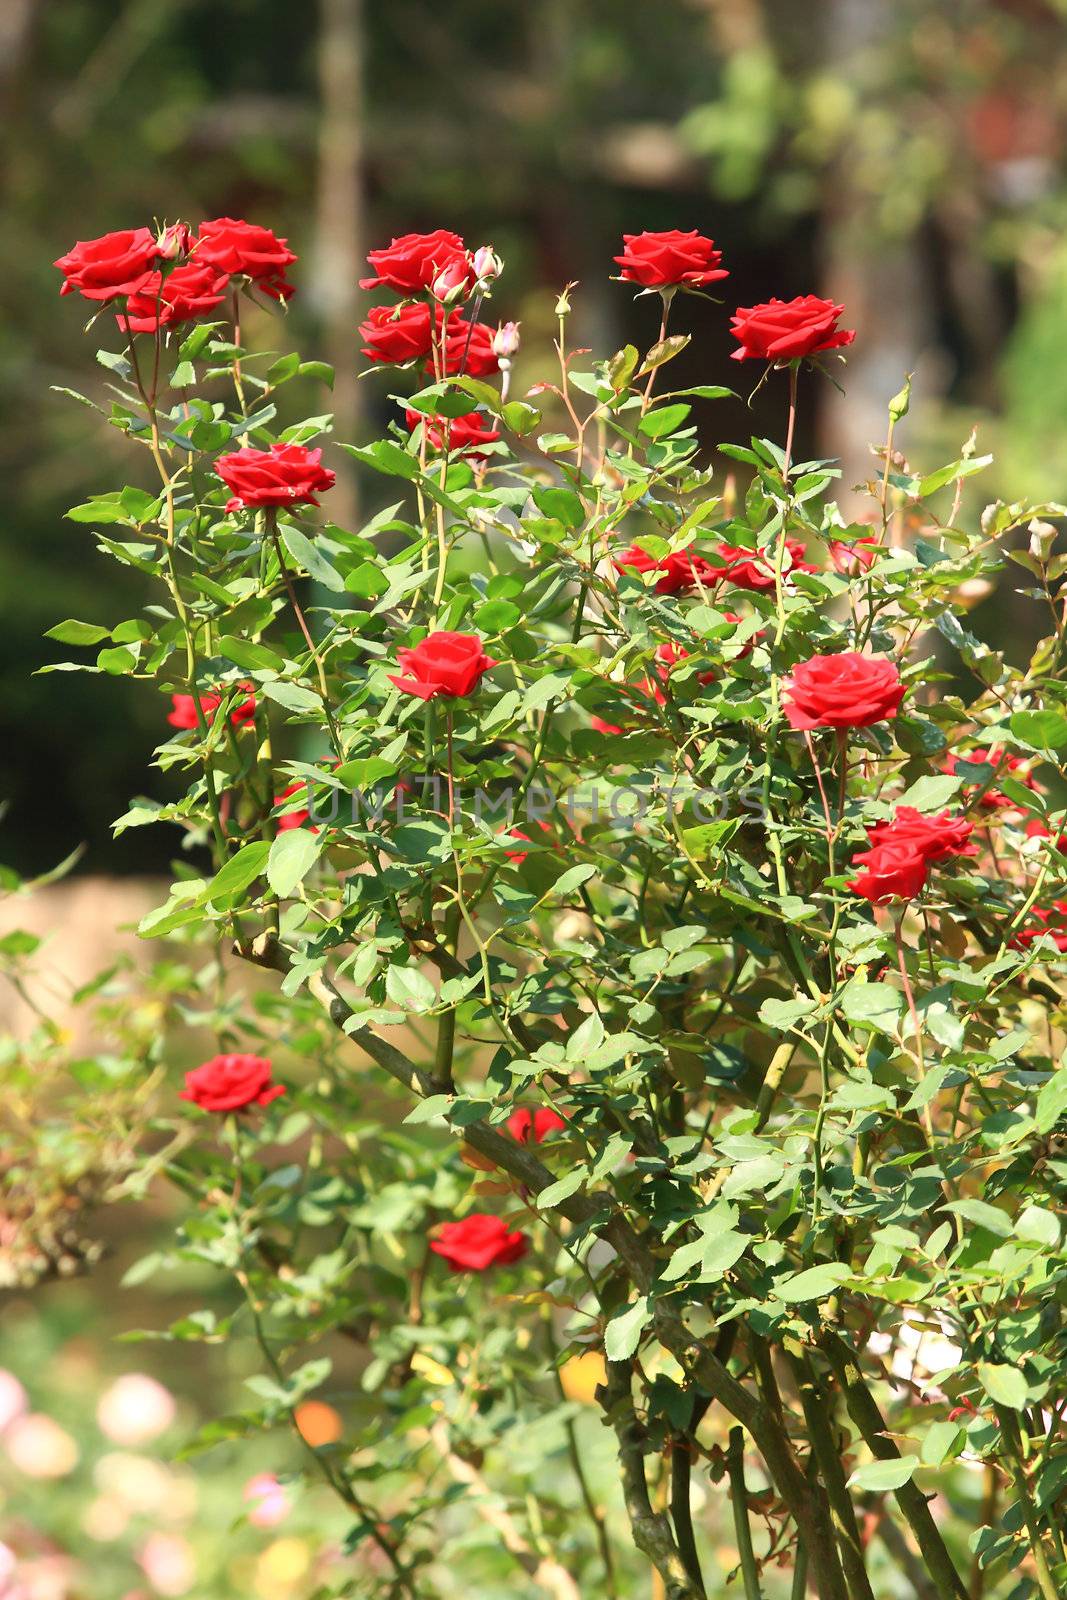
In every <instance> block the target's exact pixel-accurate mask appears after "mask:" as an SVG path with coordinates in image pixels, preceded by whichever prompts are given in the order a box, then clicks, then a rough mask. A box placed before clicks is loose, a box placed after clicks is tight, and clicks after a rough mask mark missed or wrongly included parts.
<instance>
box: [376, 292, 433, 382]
mask: <svg viewBox="0 0 1067 1600" xmlns="http://www.w3.org/2000/svg"><path fill="white" fill-rule="evenodd" d="M359 336H360V338H361V339H362V340H363V352H362V353H363V354H364V355H365V356H366V357H367V360H368V361H381V362H388V363H389V364H390V365H392V366H403V365H404V364H405V363H407V362H408V361H419V360H421V358H422V357H423V356H428V355H429V353H430V344H431V334H430V308H429V306H427V305H423V304H422V303H421V302H420V303H419V304H415V305H407V306H372V307H371V309H370V312H369V314H368V316H367V320H366V322H361V323H360V325H359Z"/></svg>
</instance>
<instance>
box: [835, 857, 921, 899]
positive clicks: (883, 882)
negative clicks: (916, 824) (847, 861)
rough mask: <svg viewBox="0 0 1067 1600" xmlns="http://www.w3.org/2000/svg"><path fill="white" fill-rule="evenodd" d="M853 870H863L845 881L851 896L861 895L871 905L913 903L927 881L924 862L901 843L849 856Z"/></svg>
mask: <svg viewBox="0 0 1067 1600" xmlns="http://www.w3.org/2000/svg"><path fill="white" fill-rule="evenodd" d="M852 865H853V866H854V867H858V866H861V865H862V867H863V870H862V872H859V873H857V875H856V877H854V878H849V879H848V880H847V882H848V887H849V888H850V889H851V890H852V893H853V894H858V895H862V896H863V898H864V900H869V901H870V902H871V904H872V905H881V904H882V902H883V901H884V900H912V899H914V898H915V896H916V895H917V894H918V893H919V891H920V889H922V887H923V885H924V884H925V882H926V862H925V860H924V859H923V857H922V856H921V855H920V854H919V852H918V850H913V849H911V848H910V847H909V846H907V845H902V844H881V845H876V846H875V848H874V849H873V850H863V851H861V852H860V854H859V855H855V856H853V857H852Z"/></svg>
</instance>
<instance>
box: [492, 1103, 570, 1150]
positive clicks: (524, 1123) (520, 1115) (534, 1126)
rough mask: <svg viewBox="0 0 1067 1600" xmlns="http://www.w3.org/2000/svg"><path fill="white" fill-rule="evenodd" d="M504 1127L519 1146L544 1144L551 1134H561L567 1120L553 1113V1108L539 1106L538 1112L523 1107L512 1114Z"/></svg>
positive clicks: (557, 1113) (555, 1112)
mask: <svg viewBox="0 0 1067 1600" xmlns="http://www.w3.org/2000/svg"><path fill="white" fill-rule="evenodd" d="M504 1126H505V1127H506V1128H507V1130H508V1132H509V1133H510V1134H511V1137H512V1138H513V1139H515V1140H517V1141H518V1143H519V1144H531V1143H532V1144H544V1142H545V1140H546V1139H547V1138H548V1137H549V1136H550V1135H551V1134H553V1133H559V1132H561V1131H562V1129H564V1128H565V1127H566V1126H567V1119H566V1117H561V1116H560V1114H559V1112H558V1111H553V1110H552V1107H551V1106H539V1107H538V1109H537V1110H536V1111H530V1110H529V1109H528V1107H526V1106H521V1107H520V1108H519V1110H518V1111H513V1112H512V1113H511V1116H510V1117H509V1118H508V1120H507V1122H506V1123H505V1124H504Z"/></svg>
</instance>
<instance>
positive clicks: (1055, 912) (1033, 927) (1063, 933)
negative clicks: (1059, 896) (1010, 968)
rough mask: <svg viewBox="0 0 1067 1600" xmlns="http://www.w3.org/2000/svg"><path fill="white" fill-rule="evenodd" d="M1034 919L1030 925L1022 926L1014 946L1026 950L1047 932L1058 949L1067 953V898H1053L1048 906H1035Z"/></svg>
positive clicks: (1013, 940)
mask: <svg viewBox="0 0 1067 1600" xmlns="http://www.w3.org/2000/svg"><path fill="white" fill-rule="evenodd" d="M1030 915H1031V917H1032V918H1033V919H1034V920H1033V922H1032V923H1030V925H1029V926H1028V927H1025V928H1020V929H1019V931H1018V933H1017V934H1015V936H1014V938H1013V939H1012V941H1011V943H1012V947H1013V948H1014V949H1016V950H1025V949H1026V948H1027V946H1029V945H1032V944H1033V942H1034V940H1035V939H1039V938H1040V937H1041V935H1042V934H1043V933H1047V934H1048V935H1049V936H1050V938H1051V939H1052V942H1053V944H1054V945H1055V946H1056V949H1057V950H1061V951H1064V952H1065V953H1067V900H1053V902H1052V904H1051V905H1050V906H1047V907H1042V906H1034V908H1033V910H1032V911H1031V912H1030Z"/></svg>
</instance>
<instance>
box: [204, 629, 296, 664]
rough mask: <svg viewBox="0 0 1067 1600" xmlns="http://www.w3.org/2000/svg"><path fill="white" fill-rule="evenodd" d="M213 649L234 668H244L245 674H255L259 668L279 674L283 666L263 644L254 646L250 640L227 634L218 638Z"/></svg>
mask: <svg viewBox="0 0 1067 1600" xmlns="http://www.w3.org/2000/svg"><path fill="white" fill-rule="evenodd" d="M215 649H216V650H217V651H218V653H219V655H220V656H225V658H226V660H227V661H232V662H233V664H234V666H235V667H244V668H245V670H246V671H247V672H257V671H258V670H259V669H260V668H261V667H266V668H268V669H269V670H270V671H271V672H281V671H282V669H283V668H284V666H285V662H284V661H283V660H282V658H281V656H280V655H278V654H276V652H275V651H273V650H268V648H267V646H266V645H265V644H256V643H255V641H254V640H252V639H235V638H233V636H232V635H231V634H228V633H224V634H221V635H220V636H219V638H218V640H217V641H216V644H215Z"/></svg>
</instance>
